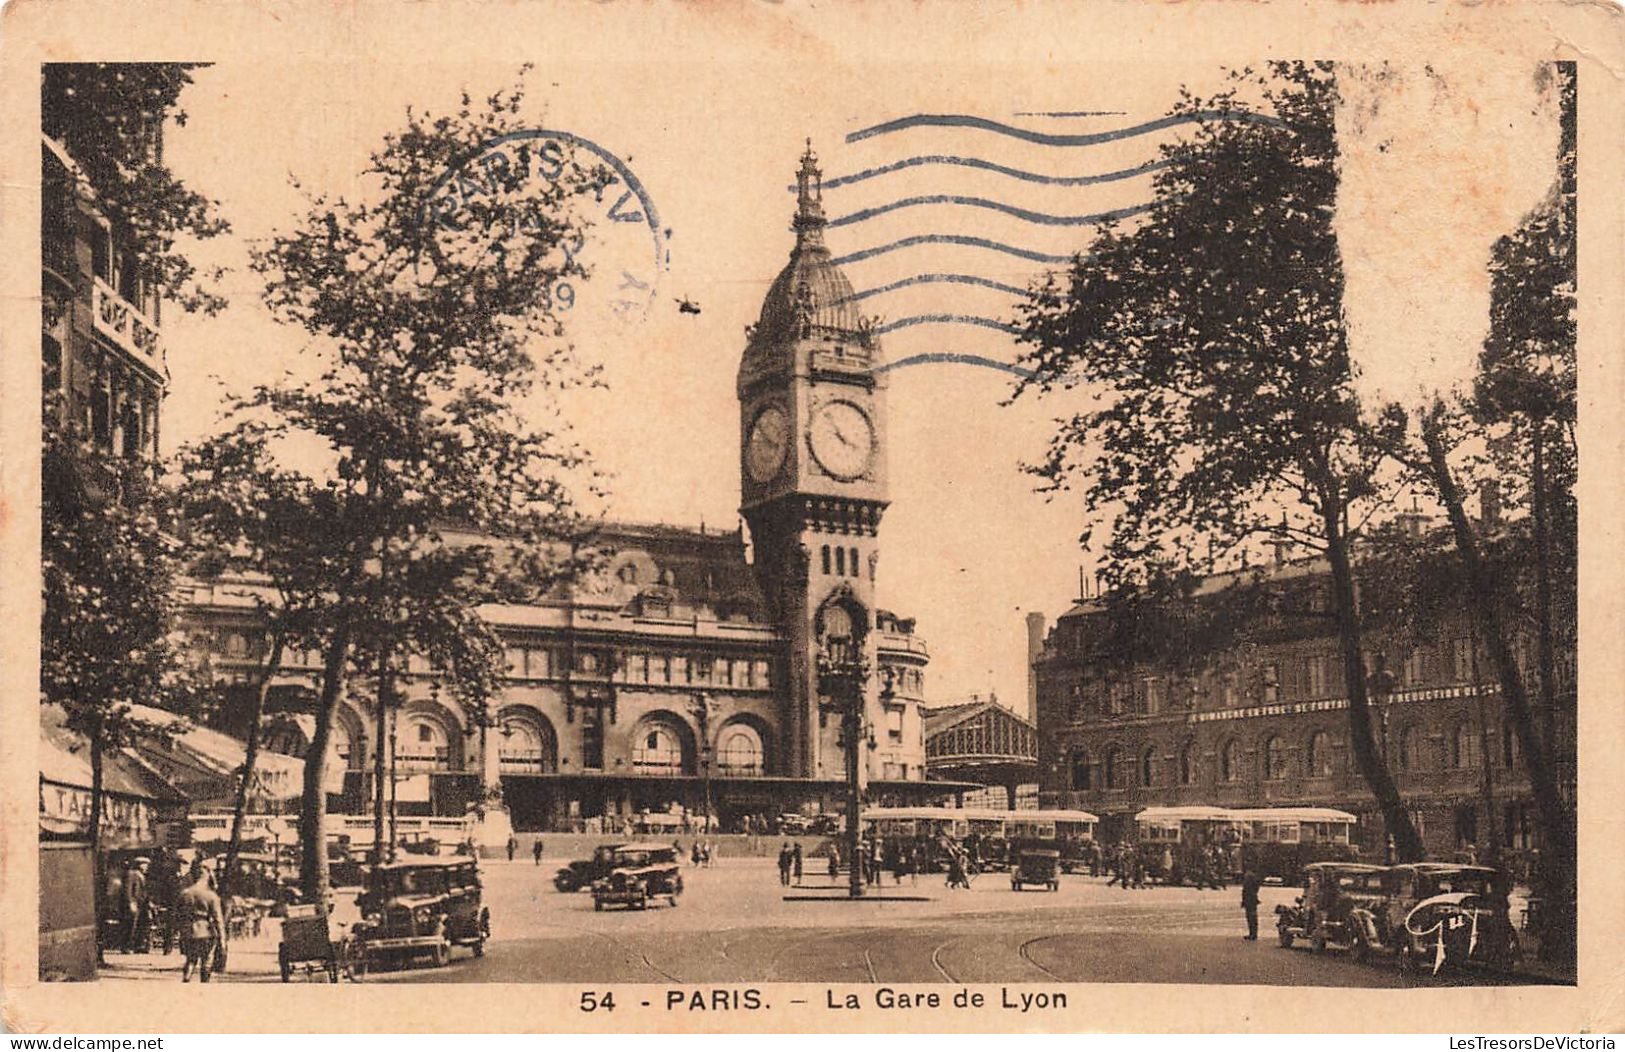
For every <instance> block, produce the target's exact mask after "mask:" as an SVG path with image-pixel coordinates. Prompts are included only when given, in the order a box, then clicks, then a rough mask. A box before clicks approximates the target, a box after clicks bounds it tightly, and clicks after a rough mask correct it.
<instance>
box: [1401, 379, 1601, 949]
mask: <svg viewBox="0 0 1625 1052" xmlns="http://www.w3.org/2000/svg"><path fill="white" fill-rule="evenodd" d="M1440 411H1441V409H1440V408H1439V407H1435V408H1434V410H1433V411H1432V412H1430V413H1428V414H1427V415H1426V416H1425V417H1424V418H1423V421H1422V440H1423V442H1424V443H1425V444H1426V446H1427V454H1428V465H1429V467H1430V469H1431V473H1432V475H1433V483H1434V485H1435V486H1436V487H1437V488H1438V491H1439V499H1440V500H1441V501H1442V502H1443V503H1444V506H1445V510H1446V511H1447V512H1448V513H1449V516H1450V526H1451V529H1452V531H1453V532H1454V534H1455V538H1456V552H1457V555H1458V556H1459V557H1460V559H1461V563H1462V568H1463V570H1464V571H1465V573H1466V576H1467V592H1468V597H1469V599H1470V600H1471V602H1472V606H1473V612H1474V615H1475V616H1476V618H1477V620H1478V625H1479V630H1480V632H1482V633H1483V637H1484V643H1485V646H1486V648H1487V649H1488V650H1489V655H1490V661H1491V663H1492V664H1493V665H1494V666H1495V670H1496V674H1497V677H1498V678H1499V680H1500V683H1501V696H1502V698H1503V699H1504V700H1505V703H1506V708H1507V714H1508V716H1510V717H1511V719H1512V726H1513V729H1514V730H1516V731H1517V734H1518V741H1519V744H1521V745H1522V746H1523V762H1524V767H1525V768H1526V769H1527V770H1528V772H1529V785H1530V788H1531V789H1532V790H1533V791H1534V794H1535V806H1536V807H1537V808H1538V809H1539V811H1540V822H1541V833H1542V837H1543V839H1544V842H1545V845H1546V853H1545V855H1544V856H1543V858H1542V868H1543V870H1544V874H1543V875H1544V877H1545V879H1546V881H1547V883H1548V891H1549V894H1555V895H1559V896H1561V897H1562V901H1561V902H1552V901H1550V900H1548V906H1549V908H1550V909H1551V911H1552V916H1551V920H1552V922H1553V923H1555V924H1556V925H1557V929H1556V930H1557V931H1558V932H1559V934H1561V935H1563V936H1564V938H1565V939H1566V940H1572V937H1573V931H1572V930H1567V931H1564V929H1565V928H1570V929H1571V928H1572V925H1571V924H1565V922H1564V920H1563V919H1562V918H1567V920H1569V921H1572V919H1573V916H1574V915H1573V912H1572V902H1573V894H1574V877H1575V869H1574V866H1575V839H1574V827H1573V825H1572V823H1571V821H1570V816H1569V811H1568V808H1567V807H1566V806H1565V805H1564V803H1563V797H1562V794H1561V793H1560V792H1559V791H1558V787H1557V778H1556V777H1555V775H1554V774H1553V771H1552V766H1551V759H1550V757H1549V755H1548V754H1547V752H1546V749H1545V743H1544V742H1542V741H1541V737H1540V734H1539V733H1538V732H1537V731H1536V729H1535V722H1534V716H1533V713H1532V712H1531V711H1530V708H1529V698H1528V695H1527V694H1525V693H1524V689H1523V677H1522V676H1521V675H1520V674H1519V672H1518V664H1517V662H1516V661H1515V660H1513V657H1512V648H1511V646H1509V645H1508V643H1507V639H1506V633H1505V631H1504V630H1503V629H1502V626H1501V615H1500V612H1499V611H1498V610H1497V609H1496V595H1495V587H1494V583H1493V582H1492V581H1490V580H1489V575H1488V572H1487V571H1486V570H1485V568H1484V562H1483V558H1482V556H1481V555H1480V553H1479V549H1478V538H1477V537H1476V536H1475V535H1474V534H1473V529H1472V525H1471V524H1470V523H1468V521H1467V513H1466V511H1465V510H1463V508H1462V503H1461V492H1460V491H1459V490H1458V489H1457V488H1456V480H1455V476H1454V475H1453V474H1452V473H1451V471H1450V464H1449V462H1448V461H1447V460H1446V459H1445V449H1444V439H1443V437H1442V436H1441V435H1440V433H1439V413H1440ZM1559 911H1560V912H1559ZM1544 949H1545V947H1544V946H1543V950H1544ZM1570 950H1571V947H1570V946H1567V945H1565V946H1564V947H1563V948H1562V951H1561V952H1562V955H1563V956H1565V957H1566V956H1568V953H1569V951H1570Z"/></svg>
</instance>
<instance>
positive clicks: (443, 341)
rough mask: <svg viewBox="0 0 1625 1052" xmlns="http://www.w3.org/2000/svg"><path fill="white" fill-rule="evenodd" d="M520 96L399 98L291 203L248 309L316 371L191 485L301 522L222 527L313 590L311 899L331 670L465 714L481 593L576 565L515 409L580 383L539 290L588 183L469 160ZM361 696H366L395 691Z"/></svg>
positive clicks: (257, 403) (496, 132) (555, 577)
mask: <svg viewBox="0 0 1625 1052" xmlns="http://www.w3.org/2000/svg"><path fill="white" fill-rule="evenodd" d="M523 95H524V92H523V88H522V87H516V88H515V89H513V90H512V91H510V92H509V93H507V94H501V95H492V96H491V97H489V98H487V99H485V100H483V102H482V103H480V104H476V103H475V102H474V100H472V99H470V98H469V97H468V96H466V95H465V96H464V97H463V99H462V101H461V104H460V106H459V107H458V108H457V109H456V110H455V111H454V112H451V113H449V114H446V115H443V116H434V115H432V114H425V113H418V112H412V111H409V112H408V114H407V117H406V122H405V125H404V126H403V128H402V129H401V130H399V131H397V132H395V133H393V134H390V135H389V136H387V137H386V138H385V140H384V142H383V144H382V146H381V147H380V148H379V149H378V150H376V151H375V152H374V153H373V154H372V157H371V163H370V164H369V166H368V167H367V169H366V170H365V172H364V173H362V179H361V184H362V185H363V187H364V189H363V190H362V199H359V200H351V199H349V198H345V197H332V196H329V195H326V194H320V193H317V194H312V195H308V204H307V207H306V209H305V211H304V214H303V215H302V216H300V217H299V218H298V220H297V221H296V222H295V223H294V225H293V226H292V228H291V229H290V230H288V231H286V232H284V233H280V234H277V235H276V236H274V237H273V238H271V239H270V240H269V241H268V242H267V243H266V244H265V245H263V246H262V247H260V248H259V249H258V250H257V251H256V253H255V256H254V267H255V269H256V271H257V272H258V273H259V274H261V275H262V276H263V278H264V281H265V301H266V304H267V305H268V306H269V308H270V309H271V311H272V313H273V314H274V315H275V316H276V317H277V318H278V319H279V320H281V321H282V322H284V323H286V324H288V325H290V326H294V327H297V328H299V329H301V330H303V331H304V332H306V333H308V334H309V336H310V337H311V343H310V345H309V354H310V358H311V362H312V365H311V368H310V370H309V372H308V378H305V379H298V378H290V379H288V380H286V381H284V382H282V383H278V384H273V385H265V386H261V387H259V388H256V389H255V390H254V391H253V392H252V393H251V394H249V395H248V396H246V397H244V398H243V399H241V400H240V401H239V402H238V403H237V404H236V405H235V406H234V407H233V410H234V418H235V419H234V422H233V424H232V428H233V429H232V430H228V431H227V432H226V433H225V434H224V435H223V436H221V437H220V438H218V439H216V440H214V443H213V446H212V448H213V450H214V452H210V453H208V454H206V455H205V456H204V457H203V458H202V459H201V460H200V461H199V463H203V464H213V465H214V466H213V467H206V468H204V469H202V473H201V474H200V475H199V477H198V479H197V480H196V482H197V484H198V485H200V486H205V487H206V486H208V485H210V484H211V482H212V481H213V480H215V479H225V478H233V477H235V481H234V482H233V484H234V485H240V486H245V487H248V488H249V489H250V490H252V488H254V487H255V486H256V485H259V484H260V483H261V482H263V483H264V484H265V485H266V486H269V487H273V488H275V489H276V490H277V491H278V492H285V493H287V494H288V495H289V496H290V499H292V500H293V502H294V504H295V507H294V508H293V509H291V510H289V511H287V513H286V514H288V515H289V516H291V517H294V518H302V519H303V520H304V521H306V522H309V523H311V524H312V526H311V531H312V532H311V534H310V535H309V537H307V538H302V539H290V538H287V537H286V536H285V535H283V536H281V537H279V536H276V535H275V534H274V532H273V531H269V530H264V531H262V530H260V528H259V527H258V526H256V525H253V523H252V522H251V521H250V520H248V519H243V520H241V522H240V525H239V526H238V527H237V529H236V532H237V535H238V537H239V538H241V539H243V540H244V542H245V543H244V544H243V545H242V547H244V548H245V549H257V551H258V554H256V555H254V556H253V558H251V559H250V560H249V563H250V564H252V565H253V566H254V568H256V569H258V570H259V571H260V572H264V573H267V574H285V575H288V578H289V580H288V587H289V588H290V589H291V590H292V591H294V592H297V594H299V595H300V596H303V597H306V598H307V599H310V600H311V601H312V602H313V603H314V604H315V605H314V608H313V610H312V612H311V621H310V628H309V631H310V632H311V634H312V635H314V636H315V637H316V638H317V639H319V641H320V645H321V648H322V651H323V667H322V674H321V689H320V692H319V697H318V699H317V702H316V712H315V717H316V718H315V730H314V733H313V735H312V740H311V743H310V748H309V750H308V752H307V754H306V759H305V784H304V795H303V799H302V802H301V807H300V838H301V846H302V863H301V865H302V873H301V879H302V883H303V886H304V890H305V892H306V894H307V895H308V896H309V897H310V899H311V900H312V901H318V902H319V901H322V896H323V895H324V894H325V891H326V885H327V861H326V841H325V837H324V835H323V821H324V815H325V810H326V806H325V805H326V800H325V797H326V793H325V789H324V768H325V764H326V762H327V758H328V751H329V741H330V738H331V731H332V722H333V716H334V711H335V709H336V707H337V705H338V702H339V698H340V695H341V693H342V692H343V689H344V685H345V681H346V678H347V676H349V675H352V674H361V673H365V672H368V671H371V670H374V669H378V668H388V667H389V665H390V663H391V661H392V659H393V656H394V655H396V654H398V653H400V652H401V651H404V650H411V651H413V652H417V653H421V654H424V655H425V656H426V657H428V658H429V660H430V662H431V663H432V664H434V665H435V666H436V667H438V668H439V669H441V670H443V679H444V682H445V683H446V684H447V686H448V687H449V689H450V690H451V692H452V693H453V695H454V696H455V697H456V698H457V700H458V701H460V702H461V703H462V705H463V706H464V708H465V710H466V711H467V712H469V713H470V715H471V717H472V718H473V720H474V721H475V722H476V723H480V724H482V725H483V724H484V723H486V722H488V721H489V718H490V717H489V714H488V713H487V711H486V702H487V700H488V699H489V698H490V697H491V696H492V695H493V694H494V693H495V691H496V690H497V689H498V686H499V685H500V682H501V677H502V672H503V670H502V648H501V645H500V641H499V640H498V639H497V638H496V636H495V635H494V632H493V631H492V629H491V628H490V627H489V626H488V625H487V624H486V623H485V622H484V621H483V620H482V619H481V618H480V617H479V614H478V611H477V606H478V604H479V603H482V602H487V601H491V600H495V599H501V598H509V599H512V598H518V597H522V596H525V595H534V594H536V593H537V592H539V591H544V590H547V589H549V588H551V587H553V586H554V585H556V584H557V583H558V582H559V581H561V580H563V579H565V578H568V577H570V576H572V575H573V574H574V572H575V571H576V569H577V568H578V560H575V559H572V558H570V557H567V556H566V557H561V556H560V555H559V546H558V545H557V544H556V543H555V542H556V541H557V540H558V539H559V538H561V537H572V536H578V535H580V534H581V533H582V532H583V527H582V524H581V522H580V520H579V517H578V515H577V514H576V512H575V510H574V505H573V498H572V492H573V488H572V484H573V483H574V482H575V481H576V477H577V476H578V475H579V474H581V473H582V471H583V458H582V454H581V451H580V450H579V449H578V448H576V446H575V445H574V444H573V443H572V442H571V441H570V440H569V436H568V425H567V424H566V423H565V421H564V419H563V417H562V416H560V415H558V414H556V413H555V414H553V415H551V416H550V417H547V418H548V419H550V420H552V421H553V426H552V430H541V429H537V428H535V427H533V426H532V425H531V424H529V423H528V422H527V421H526V420H525V418H524V417H522V416H521V415H520V413H519V412H518V411H517V410H516V408H515V405H516V401H517V400H518V399H519V398H521V397H526V398H528V399H529V401H530V402H531V404H532V405H534V404H535V403H536V401H537V400H539V399H545V398H546V396H547V395H548V394H550V393H553V392H557V391H558V390H560V389H562V388H563V387H566V386H568V385H571V384H574V383H580V382H583V381H585V380H587V379H589V378H590V375H591V373H590V370H586V369H584V368H582V367H581V366H580V364H579V363H578V362H577V360H576V358H575V356H574V352H573V349H572V348H571V347H570V346H569V344H568V342H567V341H564V340H562V339H561V336H562V331H561V328H560V326H559V324H558V322H557V320H556V318H555V317H554V316H553V314H552V307H551V300H550V299H549V297H548V295H547V289H548V288H549V287H551V286H552V284H553V283H554V282H555V281H556V280H557V279H558V278H559V277H561V276H563V275H566V274H576V275H580V274H582V273H584V272H583V271H582V269H581V267H580V265H579V264H577V263H576V262H574V260H573V259H572V258H571V255H570V254H569V253H568V252H566V251H565V248H566V246H567V244H568V243H569V242H570V240H571V239H572V238H573V237H574V236H575V235H576V233H577V232H578V231H579V229H580V226H581V222H580V220H579V219H578V218H577V215H576V213H575V211H574V209H573V202H574V200H575V198H576V197H577V196H578V195H581V194H585V193H590V192H592V191H593V190H594V189H595V188H600V187H601V186H602V185H603V183H604V175H603V173H601V172H599V171H597V170H588V169H585V168H582V167H580V166H578V165H576V164H574V163H573V161H571V160H570V159H568V158H563V159H559V158H554V160H559V161H560V163H558V164H557V165H556V166H555V165H553V164H552V163H551V162H550V163H549V164H548V166H547V170H546V174H545V175H541V168H540V164H539V160H540V159H539V158H538V157H537V156H536V155H534V154H532V152H531V151H530V150H529V149H528V148H524V147H521V148H519V149H517V150H516V151H515V152H514V154H513V156H512V157H511V159H510V160H511V163H508V164H503V165H497V164H490V165H480V166H478V167H474V166H473V164H472V162H474V161H475V160H476V159H477V158H478V157H479V156H480V155H481V153H482V152H483V151H484V150H485V148H486V147H487V146H488V145H489V144H491V143H493V142H494V141H496V140H499V139H501V138H502V137H503V136H505V135H508V134H510V133H512V132H515V131H517V130H519V128H520V127H521V125H520V121H519V118H518V113H519V110H520V106H521V103H522V101H523ZM448 173H452V174H457V177H458V178H460V179H463V180H467V181H469V182H470V184H471V185H474V186H475V190H474V191H473V192H470V193H469V195H468V198H467V200H466V201H464V202H463V207H462V209H461V211H460V212H459V213H458V215H457V217H456V218H455V220H452V219H449V218H446V217H444V216H442V214H441V213H440V212H439V211H438V210H436V209H435V208H431V207H430V199H431V195H432V193H433V192H434V190H435V189H436V187H437V186H440V185H442V180H443V179H444V178H445V177H446V176H447V175H448ZM458 173H460V174H458ZM539 175H541V177H538V176H539ZM243 428H248V429H249V430H246V431H245V430H243ZM301 442H302V443H303V445H302V446H301V445H300V443H301ZM313 445H314V446H315V447H316V448H319V449H321V450H322V451H323V464H322V466H321V467H320V468H319V469H311V468H308V467H303V466H299V465H298V464H297V463H296V457H295V456H294V454H293V452H292V451H294V450H297V449H299V448H305V449H308V448H310V447H311V446H313ZM234 446H235V447H237V452H236V453H232V448H233V447H234ZM217 454H218V455H217ZM233 457H235V458H236V459H235V461H233ZM233 463H235V464H236V465H238V466H236V467H233V466H231V465H232V464H233ZM273 472H274V474H273ZM588 484H589V485H590V482H589V483H588ZM232 533H233V531H232V530H225V531H223V532H222V533H220V534H219V535H218V536H217V543H220V544H225V545H230V544H233V543H234V542H233V541H232V540H231V537H232ZM250 537H252V541H251V542H249V541H248V538H250ZM280 588H281V586H279V590H280ZM379 694H380V705H382V704H384V703H385V701H386V700H387V698H388V697H389V694H390V692H389V691H388V689H387V687H385V686H383V685H382V684H381V686H380V691H379Z"/></svg>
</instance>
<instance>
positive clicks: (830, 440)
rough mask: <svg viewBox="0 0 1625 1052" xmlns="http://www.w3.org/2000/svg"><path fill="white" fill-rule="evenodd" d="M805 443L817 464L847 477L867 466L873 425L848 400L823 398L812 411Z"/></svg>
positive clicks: (857, 475) (853, 475) (856, 476)
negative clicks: (829, 400) (820, 403)
mask: <svg viewBox="0 0 1625 1052" xmlns="http://www.w3.org/2000/svg"><path fill="white" fill-rule="evenodd" d="M807 444H808V445H809V446H810V447H811V448H812V455H813V458H814V459H815V460H817V461H818V465H819V466H820V467H822V468H823V469H824V470H825V471H827V472H829V473H830V474H831V475H834V476H835V477H836V478H838V479H843V480H848V481H849V480H851V479H855V478H858V477H859V476H860V475H862V474H863V473H864V472H866V471H868V470H869V461H870V458H871V457H872V455H873V454H874V450H875V429H874V426H873V425H872V424H870V423H869V418H868V417H867V416H865V415H864V414H863V410H861V409H859V408H858V407H857V406H855V405H853V404H852V403H851V402H825V403H824V404H823V405H821V406H819V407H818V408H817V409H816V410H815V411H814V412H813V418H812V426H811V427H810V428H809V429H808V431H807Z"/></svg>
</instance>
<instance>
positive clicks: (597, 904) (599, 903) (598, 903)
mask: <svg viewBox="0 0 1625 1052" xmlns="http://www.w3.org/2000/svg"><path fill="white" fill-rule="evenodd" d="M592 908H593V909H595V910H597V911H598V912H599V913H602V912H604V900H603V899H593V900H592Z"/></svg>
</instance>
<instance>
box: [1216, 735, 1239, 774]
mask: <svg viewBox="0 0 1625 1052" xmlns="http://www.w3.org/2000/svg"><path fill="white" fill-rule="evenodd" d="M1240 778H1241V746H1239V745H1237V744H1236V740H1235V739H1234V738H1232V739H1230V740H1229V741H1227V742H1225V743H1224V748H1223V749H1220V750H1219V780H1220V781H1223V782H1234V781H1237V780H1238V779H1240Z"/></svg>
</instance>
